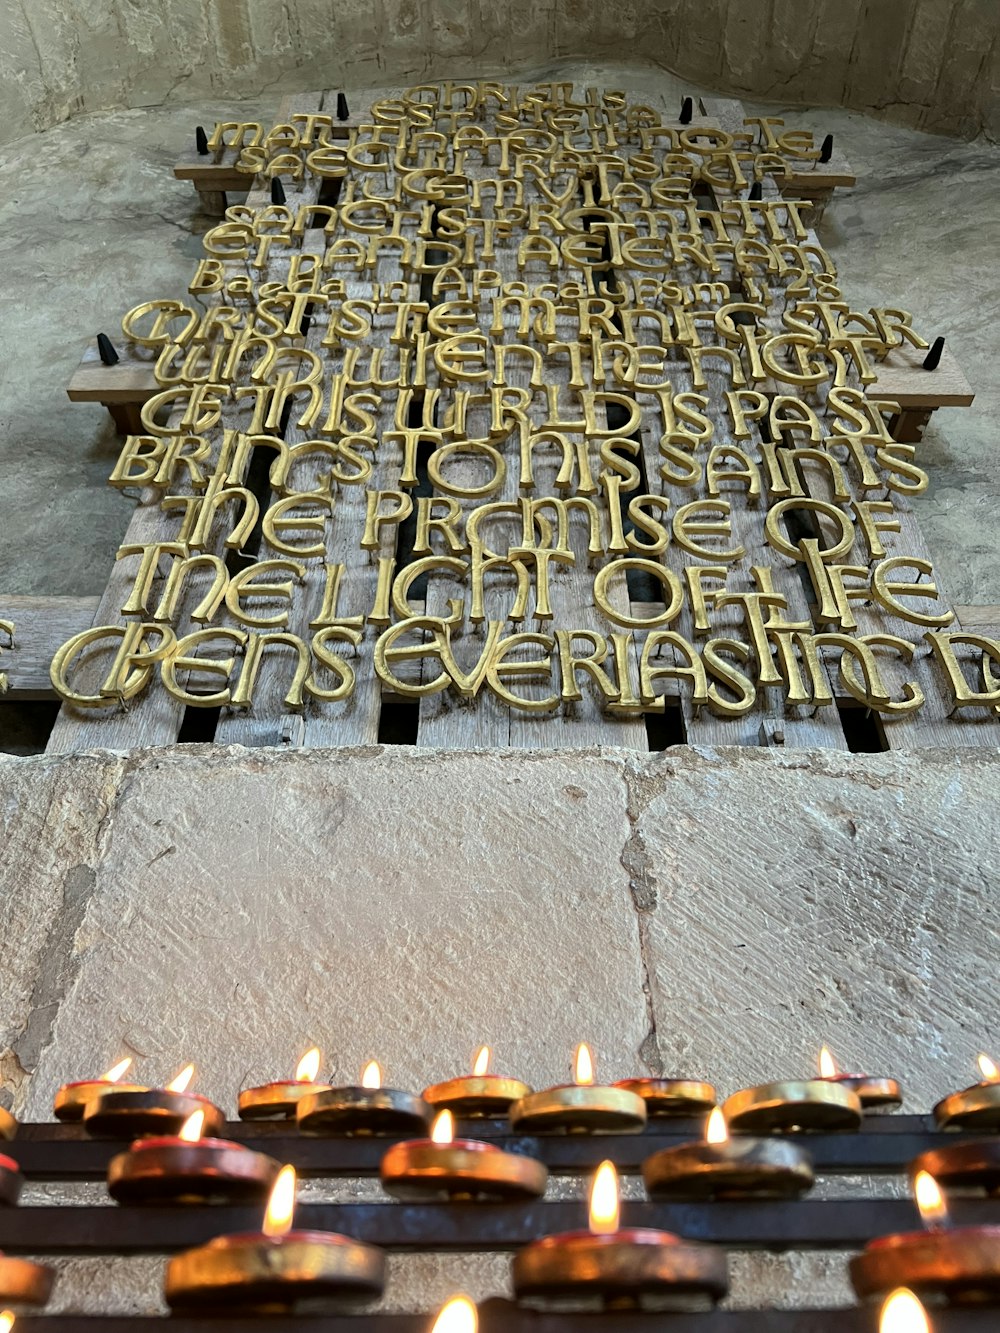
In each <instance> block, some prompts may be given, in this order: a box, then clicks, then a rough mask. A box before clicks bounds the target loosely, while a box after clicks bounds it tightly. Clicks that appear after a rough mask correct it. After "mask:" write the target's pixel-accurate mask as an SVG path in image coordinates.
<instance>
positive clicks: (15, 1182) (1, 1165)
mask: <svg viewBox="0 0 1000 1333" xmlns="http://www.w3.org/2000/svg"><path fill="white" fill-rule="evenodd" d="M23 1184H24V1177H23V1176H22V1175H21V1168H20V1167H19V1166H18V1164H17V1163H16V1162H15V1161H14V1159H13V1157H5V1156H4V1155H3V1153H0V1204H3V1205H5V1206H6V1207H8V1208H13V1206H14V1205H15V1204H16V1203H17V1201H18V1199H19V1198H20V1195H21V1186H22V1185H23ZM0 1333H2V1331H0Z"/></svg>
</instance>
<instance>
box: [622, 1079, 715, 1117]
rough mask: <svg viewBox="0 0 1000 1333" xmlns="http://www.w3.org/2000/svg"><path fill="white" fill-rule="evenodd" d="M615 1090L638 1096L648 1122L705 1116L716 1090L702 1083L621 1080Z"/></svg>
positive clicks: (663, 1080)
mask: <svg viewBox="0 0 1000 1333" xmlns="http://www.w3.org/2000/svg"><path fill="white" fill-rule="evenodd" d="M614 1086H615V1087H616V1088H624V1089H625V1090H626V1091H627V1092H634V1093H637V1094H638V1095H639V1096H640V1097H641V1098H642V1100H643V1101H644V1102H645V1103H646V1114H647V1116H648V1117H649V1118H650V1120H664V1119H668V1118H676V1117H679V1116H691V1115H705V1114H706V1113H707V1112H708V1111H711V1109H712V1108H713V1106H714V1105H715V1103H716V1091H715V1088H714V1087H713V1086H712V1084H711V1083H703V1082H702V1081H701V1079H694V1078H623V1079H619V1081H618V1082H617V1083H615V1084H614Z"/></svg>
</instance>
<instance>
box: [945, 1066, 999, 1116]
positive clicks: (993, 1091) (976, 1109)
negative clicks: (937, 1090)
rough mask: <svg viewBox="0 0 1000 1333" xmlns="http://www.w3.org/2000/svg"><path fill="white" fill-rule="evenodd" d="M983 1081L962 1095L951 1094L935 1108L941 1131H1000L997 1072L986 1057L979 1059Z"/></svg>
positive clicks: (960, 1093)
mask: <svg viewBox="0 0 1000 1333" xmlns="http://www.w3.org/2000/svg"><path fill="white" fill-rule="evenodd" d="M978 1064H979V1072H980V1074H982V1079H981V1080H980V1082H979V1083H974V1084H973V1085H972V1087H971V1088H966V1089H965V1090H964V1092H953V1093H952V1094H951V1096H950V1097H945V1099H944V1100H943V1101H940V1102H938V1104H937V1106H935V1108H934V1119H935V1120H936V1121H937V1122H938V1124H939V1125H940V1126H941V1128H942V1129H986V1130H995V1129H1000V1069H997V1066H996V1065H995V1064H994V1062H993V1061H992V1060H991V1059H990V1057H989V1056H988V1055H980V1056H979V1060H978Z"/></svg>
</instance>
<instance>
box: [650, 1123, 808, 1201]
mask: <svg viewBox="0 0 1000 1333" xmlns="http://www.w3.org/2000/svg"><path fill="white" fill-rule="evenodd" d="M642 1176H643V1180H644V1181H645V1184H646V1192H647V1193H648V1195H649V1197H650V1198H651V1199H657V1200H659V1199H791V1198H795V1197H796V1196H798V1195H800V1194H804V1193H805V1191H806V1190H808V1189H811V1188H812V1183H813V1170H812V1161H811V1159H810V1157H809V1154H808V1153H806V1152H805V1151H804V1150H803V1149H802V1148H800V1147H799V1146H798V1145H797V1144H794V1143H789V1142H787V1141H786V1140H784V1139H753V1138H742V1137H737V1138H730V1136H729V1131H728V1129H727V1127H726V1118H725V1116H724V1115H723V1113H722V1111H721V1110H720V1109H719V1108H718V1107H716V1108H715V1110H713V1111H712V1113H711V1115H710V1116H709V1117H708V1123H707V1125H706V1127H705V1138H704V1140H703V1141H702V1142H696V1143H682V1144H681V1145H680V1146H679V1147H677V1148H664V1149H662V1150H661V1151H660V1152H657V1153H653V1154H652V1156H650V1157H647V1158H646V1160H645V1161H644V1162H643V1164H642Z"/></svg>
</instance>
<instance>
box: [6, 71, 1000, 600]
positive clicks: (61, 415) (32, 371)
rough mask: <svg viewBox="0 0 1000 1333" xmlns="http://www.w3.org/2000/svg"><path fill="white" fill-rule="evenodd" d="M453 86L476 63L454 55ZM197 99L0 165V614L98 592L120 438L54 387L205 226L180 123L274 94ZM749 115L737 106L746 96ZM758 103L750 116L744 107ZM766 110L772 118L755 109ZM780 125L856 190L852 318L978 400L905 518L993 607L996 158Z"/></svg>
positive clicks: (961, 594) (583, 76)
mask: <svg viewBox="0 0 1000 1333" xmlns="http://www.w3.org/2000/svg"><path fill="white" fill-rule="evenodd" d="M454 74H455V76H456V77H475V76H476V71H475V70H474V69H469V68H467V67H464V66H462V67H460V66H459V65H458V64H457V63H456V68H455V70H454ZM554 75H558V77H560V78H563V79H574V80H575V81H577V82H581V83H582V82H586V83H593V84H599V85H603V86H606V87H624V88H626V89H628V90H629V91H630V92H632V93H633V94H635V95H636V96H637V97H640V98H641V97H642V96H643V95H644V94H646V93H648V92H649V91H651V90H656V91H661V92H664V93H666V95H667V96H668V99H669V98H676V99H677V100H678V102H679V100H680V98H681V96H682V95H683V94H685V93H697V92H698V91H707V90H700V89H698V88H697V87H695V86H694V85H690V84H686V83H684V82H683V81H681V80H679V79H677V78H675V77H673V76H672V75H670V74H666V73H664V72H663V71H662V70H657V69H653V68H650V67H645V68H644V67H642V66H621V65H608V66H593V65H591V66H583V65H561V66H559V67H558V68H557V69H548V70H542V69H537V70H528V71H525V72H524V73H523V75H522V76H521V78H522V82H524V81H528V80H530V79H533V78H536V77H539V78H544V77H553V76H554ZM279 95H280V94H279V92H278V91H277V90H272V91H269V92H268V94H267V96H266V98H261V99H260V100H259V101H258V102H253V103H245V102H244V103H237V102H235V101H229V102H224V101H218V102H212V103H207V102H201V103H197V104H195V105H183V106H178V105H174V104H171V105H169V106H161V107H149V108H145V109H142V110H136V111H120V112H115V113H111V114H100V115H89V116H83V117H80V118H78V119H76V120H73V121H70V122H69V123H68V124H65V125H61V126H58V127H56V128H54V129H51V130H49V131H48V132H46V133H44V134H38V135H34V136H31V137H29V138H26V139H23V140H20V141H19V142H17V143H15V144H13V145H11V146H9V147H8V148H7V149H6V150H5V154H4V160H3V162H2V163H0V263H2V269H3V283H2V286H0V301H2V307H0V461H2V467H3V470H2V478H3V480H2V486H0V615H2V602H3V594H4V593H5V592H8V593H38V594H44V593H50V594H66V595H86V594H92V593H98V592H100V591H101V590H102V589H103V587H104V584H105V581H106V576H107V573H108V570H109V569H110V566H111V564H112V562H113V560H114V553H115V549H116V547H117V546H118V544H119V542H120V540H121V537H122V535H123V534H124V532H125V528H126V525H127V523H128V519H129V512H130V502H129V500H128V499H126V498H124V497H122V496H120V495H119V494H118V493H117V492H115V491H113V490H111V489H109V488H108V487H107V486H106V484H105V480H106V477H107V474H108V472H109V471H110V469H111V467H112V464H113V461H114V458H115V456H116V451H117V445H118V439H117V437H116V435H115V434H114V431H113V429H112V427H111V423H110V420H109V418H108V417H107V414H106V413H105V412H104V411H103V409H101V408H100V407H99V406H97V405H89V404H71V403H69V402H68V400H67V398H66V396H65V386H66V384H67V382H68V381H69V378H70V375H71V374H72V371H73V369H74V367H75V365H76V363H77V361H78V359H79V355H80V351H81V349H82V347H83V345H84V343H85V342H86V340H87V339H88V338H89V337H91V336H93V334H94V333H95V332H97V331H98V330H104V331H106V332H108V333H110V334H112V335H115V334H116V333H118V328H119V326H118V321H119V320H120V317H121V315H122V313H123V312H124V311H125V310H127V309H128V308H130V307H131V306H133V305H136V304H138V303H139V302H140V301H144V300H148V299H150V298H153V297H159V296H179V295H182V294H183V293H184V291H185V289H186V286H187V282H188V279H189V276H190V274H191V272H193V269H194V265H195V262H196V260H197V258H198V256H199V253H200V237H201V236H202V234H203V233H204V231H205V229H206V228H207V227H208V226H209V225H210V221H209V219H208V218H206V217H205V216H202V215H199V214H198V213H197V212H196V196H195V194H194V191H193V190H192V188H191V186H190V185H189V184H187V183H183V182H178V181H175V180H174V179H173V177H172V175H171V168H172V166H173V163H174V161H175V158H176V156H177V153H178V151H179V150H180V149H181V147H182V146H183V145H185V144H187V143H188V142H189V141H190V138H191V136H192V135H193V133H194V126H195V125H196V124H197V123H203V124H205V125H208V126H211V125H212V124H213V123H214V121H216V120H217V119H220V118H228V117H229V116H231V115H232V114H234V113H235V112H236V110H237V108H238V107H239V108H240V110H239V114H240V115H241V116H243V115H247V116H248V115H251V114H252V115H254V116H260V117H262V118H264V119H267V118H269V117H271V116H272V115H273V113H274V111H275V110H276V108H277V102H278V99H279ZM746 105H747V106H748V108H749V107H750V106H751V104H750V103H746ZM754 109H755V110H760V109H763V108H757V107H755V108H754ZM768 110H769V111H770V113H772V114H778V115H780V114H782V109H781V108H780V107H775V106H772V107H770V108H768ZM787 117H788V123H789V124H796V125H802V126H808V127H809V128H811V129H813V130H814V131H815V132H816V133H817V134H818V135H823V134H825V133H828V132H831V131H832V132H833V133H834V134H835V135H836V136H837V139H838V141H839V143H840V145H841V146H842V147H843V149H844V151H845V153H846V154H847V156H848V159H849V161H850V162H851V163H852V165H853V166H854V168H855V170H856V172H857V173H858V175H859V177H860V179H859V184H858V187H857V188H856V189H855V191H854V192H853V193H852V194H840V195H838V196H837V197H836V198H835V200H834V202H833V204H832V205H831V207H830V208H829V209H828V211H827V217H826V219H825V220H824V223H823V225H822V227H821V229H820V235H821V239H822V241H823V243H824V245H826V246H827V247H828V249H829V250H830V252H831V253H832V254H833V255H834V257H835V259H836V261H837V264H838V266H839V269H840V272H841V274H842V277H843V281H844V288H845V291H846V293H847V294H848V296H849V297H850V298H851V299H852V300H853V301H854V302H855V303H856V305H857V307H858V308H861V309H865V308H867V306H868V305H870V304H876V303H885V304H889V305H896V306H901V307H903V308H904V309H906V310H909V311H911V312H912V313H913V314H914V316H915V317H916V322H917V327H918V328H920V329H921V330H923V332H924V334H925V336H927V337H928V338H929V339H931V338H933V337H934V336H935V335H936V334H938V333H944V334H945V335H947V336H948V337H949V339H950V340H951V342H952V345H953V347H954V349H955V351H956V353H957V354H958V355H959V357H960V358H961V361H962V363H963V365H964V367H965V370H966V373H967V375H968V377H969V379H970V380H971V382H972V383H973V386H974V387H975V389H976V390H977V393H978V399H977V402H976V404H975V405H974V407H972V408H971V409H966V410H952V411H945V412H941V413H939V414H938V415H937V418H936V420H935V424H934V425H933V426H932V427H931V428H930V429H929V431H928V432H927V434H926V436H925V441H924V446H923V448H922V450H921V458H922V461H923V464H924V466H925V467H926V468H928V469H929V471H930V473H931V488H930V490H929V491H928V493H927V494H926V495H925V496H924V497H923V498H922V499H921V500H920V501H919V502H918V513H919V516H920V520H921V523H922V525H923V528H924V531H925V533H926V535H927V539H928V543H929V545H930V548H931V551H932V552H933V554H934V557H935V563H936V566H937V571H938V581H939V586H940V587H941V588H942V589H943V591H944V593H945V594H946V595H947V596H949V597H950V598H951V599H952V601H953V602H957V603H971V602H979V603H983V602H991V603H998V602H1000V567H998V565H997V563H996V561H995V559H994V551H995V548H996V546H997V544H998V540H1000V506H998V504H997V491H998V477H1000V465H998V462H997V445H996V438H995V432H994V430H993V429H992V424H991V423H992V419H993V418H994V417H995V416H996V414H997V413H998V412H1000V379H998V376H997V374H996V371H995V360H996V356H997V352H998V348H1000V338H998V334H997V329H996V325H995V322H994V321H995V317H996V312H997V309H998V305H1000V270H998V268H997V265H996V255H997V253H998V252H1000V215H998V213H997V209H996V199H997V180H998V176H997V169H998V167H1000V148H998V147H997V146H996V145H991V144H988V143H986V142H985V141H982V140H981V141H979V142H976V143H961V142H958V141H955V140H950V139H944V138H938V137H934V136H930V135H925V134H921V133H917V132H915V131H912V130H906V129H899V128H896V127H893V126H890V125H886V124H882V123H880V122H877V121H874V120H871V119H868V118H866V117H864V116H861V115H855V114H849V113H846V112H842V111H830V110H816V111H802V110H801V109H794V110H791V111H789V112H788V113H787Z"/></svg>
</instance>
